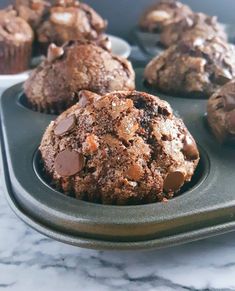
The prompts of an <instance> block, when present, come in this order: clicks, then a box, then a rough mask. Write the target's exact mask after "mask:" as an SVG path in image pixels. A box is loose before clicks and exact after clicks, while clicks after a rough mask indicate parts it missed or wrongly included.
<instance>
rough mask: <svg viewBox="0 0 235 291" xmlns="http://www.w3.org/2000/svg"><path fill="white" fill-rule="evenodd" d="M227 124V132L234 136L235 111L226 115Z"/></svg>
mask: <svg viewBox="0 0 235 291" xmlns="http://www.w3.org/2000/svg"><path fill="white" fill-rule="evenodd" d="M227 122H228V131H229V132H230V133H231V134H235V110H233V111H231V112H229V113H228V115H227Z"/></svg>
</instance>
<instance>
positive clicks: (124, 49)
mask: <svg viewBox="0 0 235 291" xmlns="http://www.w3.org/2000/svg"><path fill="white" fill-rule="evenodd" d="M109 38H110V41H111V43H112V51H113V53H114V54H116V55H119V56H122V57H125V58H128V57H129V55H130V53H131V47H130V45H129V44H128V43H127V42H126V41H125V40H123V39H121V38H119V37H116V36H113V35H109ZM33 61H34V59H33ZM36 61H37V62H38V58H37V60H36ZM29 73H30V71H27V72H23V73H20V74H16V75H0V89H4V88H8V87H10V86H13V85H15V84H17V83H20V82H24V81H25V80H26V79H27V78H28V76H29Z"/></svg>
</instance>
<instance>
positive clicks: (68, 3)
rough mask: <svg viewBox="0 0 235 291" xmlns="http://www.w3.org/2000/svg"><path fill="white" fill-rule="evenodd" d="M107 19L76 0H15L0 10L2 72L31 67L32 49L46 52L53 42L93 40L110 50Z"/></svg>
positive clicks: (38, 52) (7, 72)
mask: <svg viewBox="0 0 235 291" xmlns="http://www.w3.org/2000/svg"><path fill="white" fill-rule="evenodd" d="M106 27H107V22H106V21H105V20H104V19H103V18H102V17H101V16H100V15H98V13H96V12H95V11H94V10H93V9H92V8H91V7H90V6H88V5H86V4H84V3H80V2H79V1H76V0H54V1H46V0H45V1H44V0H15V3H14V5H13V6H9V7H7V8H6V9H3V10H0V74H15V73H19V72H22V71H25V70H27V69H29V65H30V60H31V57H32V52H34V54H35V53H36V54H46V53H47V49H48V47H49V45H50V44H51V43H55V44H56V45H62V44H64V43H65V42H66V41H69V40H84V39H85V40H91V41H94V42H97V43H98V44H100V45H101V46H103V47H104V48H106V49H108V50H110V41H109V40H108V38H107V36H106V35H105V34H104V32H105V29H106Z"/></svg>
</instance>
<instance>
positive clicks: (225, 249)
mask: <svg viewBox="0 0 235 291" xmlns="http://www.w3.org/2000/svg"><path fill="white" fill-rule="evenodd" d="M139 62H140V63H141V62H142V60H141V59H140V60H139ZM0 87H1V86H0ZM0 91H1V89H0ZM0 93H1V92H0ZM0 171H1V170H0ZM0 174H1V173H0ZM0 290H7V291H31V290H33V291H42V290H43V291H54V290H56V291H65V290H68V291H74V290H76V291H78V290H82V291H83V290H86V291H113V290H114V291H115V290H125V291H132V290H133V291H155V290H156V291H171V290H180V291H181V290H182V291H183V290H220V291H223V290H224V291H225V290H226V291H228V290H235V232H232V233H229V234H226V235H221V236H218V237H214V238H210V239H206V240H202V241H198V242H194V243H189V244H186V245H182V246H177V247H172V248H168V249H160V250H155V251H148V252H147V251H145V252H144V251H132V252H131V251H128V252H124V251H122V252H120V251H117V252H111V251H94V250H86V249H81V248H77V247H73V246H69V245H65V244H63V243H60V242H57V241H54V240H52V239H50V238H47V237H45V236H43V235H41V234H39V233H37V232H36V231H34V230H32V229H31V228H30V227H28V226H27V225H25V224H24V223H23V222H22V221H20V220H19V219H18V218H17V217H16V216H15V214H14V213H13V212H12V210H11V209H10V207H9V206H8V205H7V202H6V199H5V197H4V193H3V190H2V187H1V184H0Z"/></svg>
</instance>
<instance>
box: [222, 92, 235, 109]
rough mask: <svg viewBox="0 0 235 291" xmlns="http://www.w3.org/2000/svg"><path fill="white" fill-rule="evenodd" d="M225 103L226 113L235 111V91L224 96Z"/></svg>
mask: <svg viewBox="0 0 235 291" xmlns="http://www.w3.org/2000/svg"><path fill="white" fill-rule="evenodd" d="M223 103H224V109H225V110H226V111H230V110H233V109H235V90H234V92H228V94H226V95H224V96H223Z"/></svg>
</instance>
